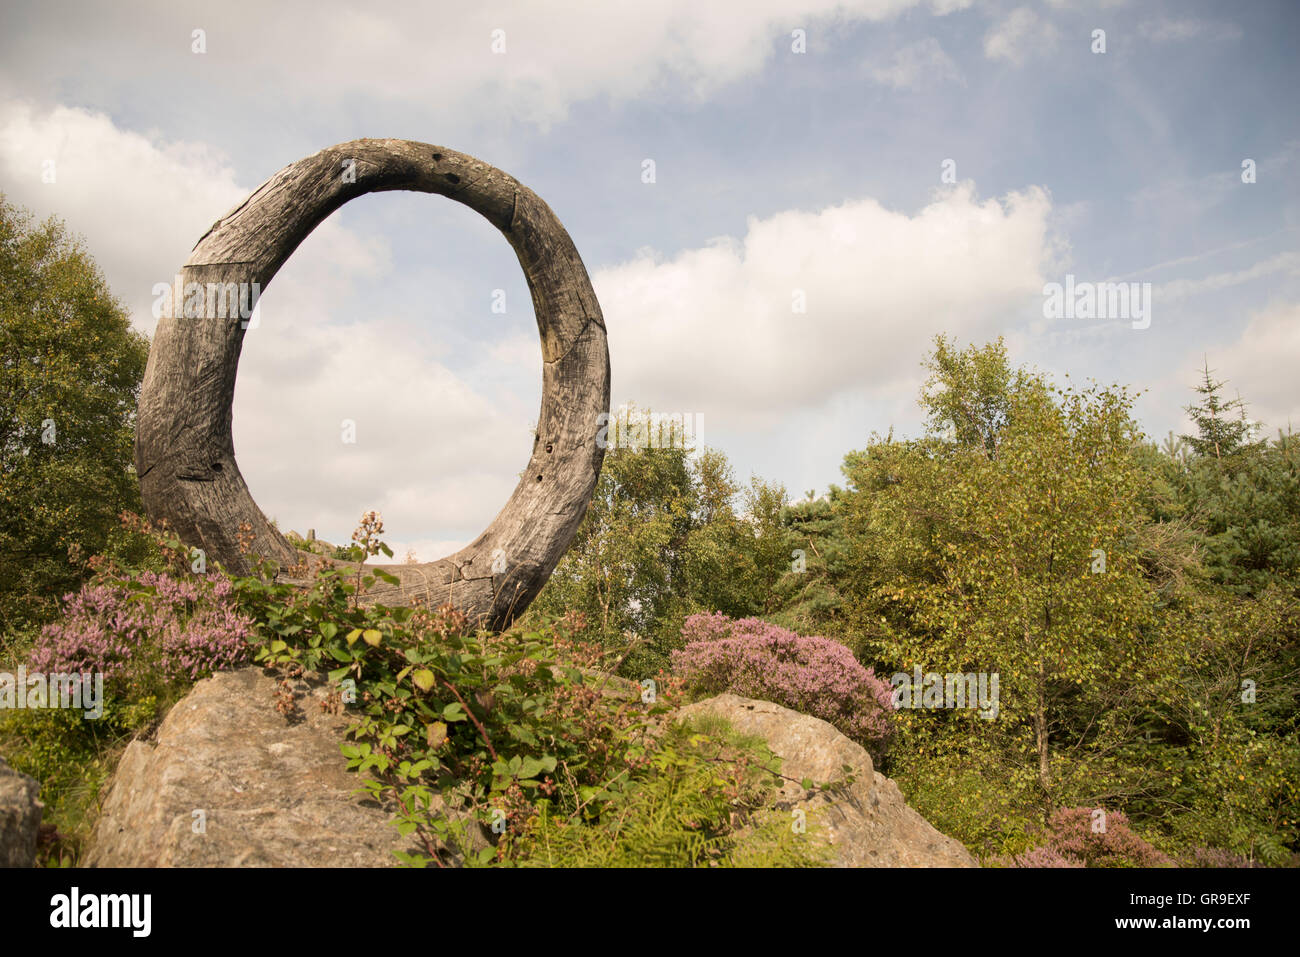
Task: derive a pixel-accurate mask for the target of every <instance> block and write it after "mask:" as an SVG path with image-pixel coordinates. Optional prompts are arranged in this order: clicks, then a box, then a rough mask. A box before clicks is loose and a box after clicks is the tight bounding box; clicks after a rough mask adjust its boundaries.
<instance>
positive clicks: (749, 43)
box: [0, 0, 1300, 561]
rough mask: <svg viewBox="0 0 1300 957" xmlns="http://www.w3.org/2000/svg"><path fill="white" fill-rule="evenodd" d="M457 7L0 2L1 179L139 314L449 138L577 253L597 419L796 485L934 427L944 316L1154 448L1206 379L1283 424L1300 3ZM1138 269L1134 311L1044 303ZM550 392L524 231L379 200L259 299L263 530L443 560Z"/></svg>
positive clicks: (1289, 358)
mask: <svg viewBox="0 0 1300 957" xmlns="http://www.w3.org/2000/svg"><path fill="white" fill-rule="evenodd" d="M469 6H470V7H472V9H466V5H463V4H457V5H451V4H444V3H429V4H421V5H418V6H416V5H405V4H399V3H388V4H382V5H376V6H368V5H363V4H354V3H350V2H349V3H343V2H334V0H319V2H315V3H312V4H311V5H310V7H309V8H303V7H301V6H298V5H291V4H277V5H269V4H268V5H264V4H261V3H252V2H240V0H232V2H222V3H220V4H205V3H192V2H175V0H171V2H142V3H133V4H129V5H128V4H112V5H109V4H94V3H64V2H58V0H50V2H41V3H24V2H18V3H14V2H6V3H5V4H4V5H3V7H0V192H3V193H4V194H5V196H6V198H7V199H8V201H9V202H11V203H16V204H19V205H21V206H24V207H26V208H27V209H29V210H31V211H32V212H33V213H34V214H35V215H36V216H38V217H39V218H44V217H46V216H49V215H55V216H58V217H60V218H61V219H63V220H64V221H65V222H66V224H67V226H68V227H69V229H70V230H72V231H73V232H75V233H77V234H79V235H81V236H83V237H84V239H85V242H86V245H87V248H88V249H89V251H90V253H91V255H92V256H93V257H94V258H95V260H96V261H97V262H98V263H99V265H100V267H101V268H102V270H103V272H104V275H105V278H106V280H107V282H108V284H109V286H110V287H111V289H112V291H113V293H114V294H115V295H116V296H117V297H118V298H120V299H121V301H122V302H123V303H124V305H125V306H126V308H127V309H128V310H129V312H130V314H131V316H132V322H133V324H134V325H135V326H136V327H137V328H138V329H140V330H141V331H143V332H145V333H151V332H152V330H153V327H154V325H155V322H156V320H155V319H154V317H153V310H152V304H153V300H154V296H153V294H152V289H153V286H154V285H155V284H156V283H160V282H162V283H165V282H170V281H171V279H172V277H173V275H174V274H175V273H176V272H177V271H178V270H179V268H180V266H181V265H182V264H183V263H184V262H185V260H186V259H187V258H188V256H189V252H190V250H191V249H192V247H193V246H194V244H195V243H196V242H197V241H198V239H199V238H200V237H201V236H202V235H203V234H204V232H206V231H207V229H208V227H209V226H210V225H211V224H212V223H213V222H214V221H215V220H216V219H218V218H219V217H221V216H222V215H223V214H224V213H226V212H227V211H228V210H230V209H231V208H232V207H234V206H236V205H237V204H239V203H240V202H242V200H243V199H244V198H245V197H246V196H248V194H250V193H251V192H252V191H253V190H254V189H256V188H257V186H258V185H259V184H261V183H262V182H263V181H265V180H266V179H267V178H269V177H270V176H271V175H273V174H274V173H275V172H276V171H277V170H279V169H281V168H282V167H284V166H286V165H288V164H289V163H292V162H294V161H296V160H298V159H301V158H303V157H305V156H308V155H311V154H313V153H315V152H317V151H318V150H320V149H323V148H325V147H328V146H332V145H334V144H337V143H342V142H346V141H348V140H352V139H357V138H362V137H391V138H401V139H411V140H417V141H421V142H425V143H431V144H437V145H441V146H447V147H450V148H452V149H456V150H460V151H461V152H465V153H469V154H471V155H473V156H475V157H478V158H479V159H482V160H484V161H485V162H488V163H490V164H492V165H494V166H496V167H498V168H500V169H502V170H504V171H506V172H508V173H510V174H511V175H513V176H514V177H516V178H517V179H518V180H520V181H521V182H523V183H524V184H525V185H527V186H529V187H530V188H531V189H533V190H534V191H535V192H536V193H538V195H540V196H541V197H542V198H543V199H544V200H545V201H546V202H547V203H548V204H549V205H550V206H551V208H552V209H553V210H554V211H555V212H556V214H557V215H558V216H559V218H560V220H561V221H562V222H563V223H564V225H565V227H566V228H567V230H568V231H569V233H570V235H571V236H572V238H573V240H574V242H575V244H576V245H577V248H578V250H579V252H580V253H581V255H582V257H583V260H584V262H585V263H586V266H587V269H588V272H589V273H590V275H591V278H592V283H593V286H594V288H595V290H596V294H597V296H598V298H599V300H600V303H601V308H602V311H603V313H604V317H605V323H606V327H607V329H608V336H609V350H610V363H611V367H612V404H613V405H614V406H615V407H616V408H617V407H618V406H620V405H622V404H625V403H634V404H635V405H636V406H637V407H639V408H643V409H644V408H649V409H653V410H655V411H658V412H664V413H674V414H683V415H690V416H692V419H691V421H692V422H693V423H695V424H696V426H697V427H698V431H699V439H700V440H701V441H702V442H703V444H705V445H707V446H711V447H715V448H718V449H720V450H722V451H723V452H725V453H726V454H727V456H728V457H729V459H730V461H731V462H732V464H733V466H734V469H735V473H736V477H737V478H738V479H739V480H740V481H741V482H742V483H744V482H747V481H748V480H749V478H750V476H752V475H757V476H760V477H762V478H763V479H765V480H768V481H776V482H780V483H782V484H784V485H785V487H786V488H787V490H788V491H789V492H790V494H791V497H792V498H800V497H802V496H803V495H804V493H805V492H807V491H810V490H815V491H817V492H824V491H825V490H826V488H827V487H828V486H829V485H830V484H831V483H841V484H842V482H843V476H842V473H841V472H840V466H841V463H842V462H843V459H844V455H845V453H847V452H849V451H851V450H854V449H860V448H862V447H864V446H865V445H866V444H867V442H868V441H869V440H870V437H871V435H872V434H873V433H885V432H887V431H888V430H889V429H890V428H893V429H894V431H895V434H896V435H905V436H906V435H917V434H919V433H920V431H921V429H922V422H923V415H922V411H921V409H920V407H919V405H918V403H917V393H918V389H919V387H920V385H921V383H922V382H923V381H924V378H925V370H924V369H923V367H922V362H923V360H924V359H925V357H926V354H927V351H928V350H929V349H930V348H931V345H932V341H933V337H934V336H935V335H936V334H940V333H942V334H946V335H948V336H950V337H952V338H954V339H956V340H957V341H958V342H959V343H960V344H963V345H964V344H967V343H975V344H983V343H985V342H988V341H991V340H994V339H996V338H998V337H999V336H1001V337H1003V339H1004V342H1005V343H1006V346H1007V349H1008V352H1009V355H1010V357H1011V359H1012V361H1013V362H1015V363H1016V364H1020V365H1028V366H1032V367H1035V368H1037V369H1039V370H1041V371H1043V372H1045V373H1047V374H1049V375H1051V376H1053V377H1055V378H1056V379H1057V381H1058V382H1062V383H1063V382H1064V381H1065V379H1064V377H1065V376H1066V375H1067V374H1068V375H1069V376H1070V379H1071V381H1072V382H1077V383H1084V382H1086V380H1088V379H1090V378H1091V379H1095V380H1097V381H1099V382H1101V383H1102V384H1110V383H1122V384H1126V385H1129V386H1131V387H1133V388H1134V389H1136V390H1140V392H1141V395H1140V396H1139V398H1138V400H1137V403H1136V406H1135V408H1136V414H1137V417H1138V419H1139V421H1140V422H1141V424H1142V426H1143V427H1144V429H1145V430H1146V431H1147V433H1148V434H1149V435H1151V436H1153V437H1156V438H1162V437H1163V436H1165V435H1166V434H1167V433H1168V432H1169V431H1171V430H1172V431H1173V432H1175V433H1182V432H1185V431H1188V430H1189V429H1190V425H1189V423H1188V421H1187V417H1186V414H1185V411H1184V408H1185V406H1187V405H1188V404H1189V403H1190V402H1192V401H1195V399H1196V395H1195V393H1193V392H1192V387H1193V386H1194V385H1196V384H1197V382H1198V377H1199V374H1200V373H1199V370H1200V369H1201V368H1202V366H1203V365H1204V364H1206V363H1208V365H1209V367H1210V368H1211V369H1212V370H1214V374H1215V378H1217V379H1225V380H1227V383H1228V385H1227V386H1226V391H1227V393H1228V395H1229V396H1233V395H1236V394H1238V393H1240V395H1241V396H1242V398H1244V399H1245V400H1246V402H1247V403H1248V404H1249V415H1250V417H1251V418H1252V419H1253V420H1255V421H1258V422H1259V423H1261V426H1262V427H1263V429H1265V430H1266V432H1267V434H1273V433H1274V432H1275V430H1276V429H1278V428H1285V427H1287V425H1288V424H1291V425H1294V426H1295V427H1297V428H1300V387H1298V386H1297V384H1296V379H1297V377H1298V374H1297V373H1298V370H1300V108H1297V90H1300V58H1297V57H1296V55H1295V51H1296V50H1297V48H1300V5H1297V4H1295V3H1293V2H1287V0H1281V2H1268V0H1252V2H1251V3H1249V4H1238V3H1217V4H1216V3H1203V2H1196V0H1186V2H1172V0H1149V2H1146V0H1144V2H1138V0H1129V2H1123V0H1119V2H1116V0H1100V2H1098V0H1079V2H1072V0H1048V2H1027V3H1026V2H1015V0H1012V2H997V0H988V2H982V0H840V2H831V0H715V2H709V3H700V2H698V0H656V2H654V3H642V2H620V3H576V2H536V0H535V2H519V3H492V2H485V3H481V4H473V5H469ZM308 10H309V11H310V14H309V15H308V12H307V11H308ZM1099 31H1100V32H1099ZM651 172H652V173H653V175H651ZM1067 277H1070V278H1068V279H1067ZM1121 282H1122V283H1125V284H1136V285H1135V286H1129V287H1128V288H1129V289H1131V290H1132V291H1133V295H1134V298H1133V299H1132V301H1131V302H1130V303H1129V309H1128V311H1127V312H1124V311H1118V310H1117V311H1115V312H1111V311H1110V310H1109V309H1107V310H1094V311H1093V313H1092V314H1091V315H1089V314H1088V313H1087V312H1086V311H1085V310H1084V308H1083V307H1082V306H1079V308H1071V309H1068V310H1066V311H1065V312H1064V314H1062V313H1061V311H1060V310H1053V308H1051V307H1050V306H1049V302H1050V300H1051V299H1052V296H1051V293H1050V290H1051V288H1052V284H1054V283H1055V284H1060V285H1061V287H1062V289H1065V288H1067V287H1068V288H1069V289H1070V290H1071V291H1072V293H1073V295H1075V296H1077V297H1082V296H1087V295H1090V294H1091V293H1092V292H1093V291H1096V290H1097V289H1098V288H1100V289H1101V296H1100V298H1101V300H1106V295H1105V290H1106V287H1105V286H1104V285H1101V284H1107V283H1121ZM1147 284H1149V285H1147ZM1076 302H1079V303H1081V302H1083V299H1081V298H1080V299H1077V300H1075V299H1072V300H1071V305H1072V306H1073V305H1074V304H1075V303H1076ZM494 304H495V305H496V307H497V308H496V309H495V310H494V308H493V307H494ZM502 304H504V312H502V311H501V305H502ZM540 398H541V352H540V348H539V343H538V336H537V327H536V323H535V320H534V317H533V314H532V308H531V302H530V299H529V295H528V291H527V285H526V282H525V280H524V277H523V273H522V271H521V270H520V268H519V264H518V262H517V261H516V259H515V257H514V253H513V251H512V250H511V249H510V247H509V245H508V244H507V243H506V241H505V239H504V237H502V236H501V235H500V234H499V233H498V232H496V230H495V229H494V228H493V227H492V226H491V225H490V224H489V223H488V222H487V221H486V220H483V219H482V218H481V217H479V216H478V215H477V214H475V213H474V212H472V211H470V210H468V209H467V208H465V207H462V206H460V205H458V204H456V203H454V202H449V201H447V200H446V199H445V198H442V197H437V196H429V195H424V194H419V193H383V194H374V195H369V196H364V197H361V198H360V199H357V200H355V201H353V202H352V203H349V204H348V205H347V206H345V207H343V208H342V209H341V210H339V211H338V212H336V213H335V214H334V215H333V216H331V217H330V218H329V219H328V220H326V222H325V223H323V224H322V225H321V226H320V227H319V228H318V229H317V230H316V231H315V232H314V233H313V234H312V235H311V236H309V237H308V238H307V240H306V241H305V242H304V243H303V244H302V245H301V246H300V247H299V249H298V251H297V252H295V253H294V255H293V256H292V257H291V258H290V260H289V261H288V263H287V264H286V265H285V266H284V268H283V269H282V270H281V271H280V273H279V274H278V275H277V276H276V278H275V281H274V283H273V284H271V285H270V286H269V287H267V289H266V291H265V293H264V294H263V296H262V299H261V309H260V318H259V322H258V324H257V326H256V328H253V329H250V330H249V332H248V334H247V337H246V339H245V342H244V347H243V355H242V357H241V359H240V366H239V378H238V382H237V386H236V393H235V408H234V439H235V451H236V454H237V456H238V461H239V466H240V469H241V471H242V472H243V474H244V477H245V479H246V481H247V482H248V485H249V488H250V490H251V492H252V494H253V497H254V499H255V500H256V501H257V503H258V505H259V506H260V507H261V508H262V510H263V511H264V512H265V513H266V514H267V515H268V516H273V517H274V518H275V519H276V520H277V521H278V523H279V525H280V527H281V528H282V529H295V530H297V531H299V532H305V531H306V529H308V528H312V529H315V531H316V533H317V535H318V537H321V538H324V539H326V540H329V541H334V542H346V541H347V540H348V538H349V536H350V534H351V530H352V528H353V527H354V526H355V525H356V523H357V519H358V517H359V516H360V515H361V513H362V512H363V511H365V510H368V509H376V510H378V511H380V512H381V513H382V515H383V517H384V524H385V538H386V540H387V541H388V542H389V543H390V544H391V545H392V546H393V547H394V550H395V551H396V553H397V555H398V557H399V558H401V557H402V556H403V555H405V554H406V553H407V552H408V551H412V552H414V553H415V554H416V555H417V556H418V557H419V558H420V559H422V560H425V561H430V560H434V559H437V558H440V557H442V556H443V555H446V554H448V553H450V552H452V551H455V550H456V549H458V548H459V547H461V546H462V545H464V544H465V543H467V542H468V541H470V540H471V539H473V538H474V537H475V536H476V535H477V534H478V532H479V531H480V530H482V529H483V528H484V527H486V525H487V524H488V523H489V522H490V521H491V520H492V518H493V517H494V516H495V515H496V513H497V512H498V511H499V510H500V508H501V507H502V506H503V505H504V504H505V502H506V500H507V498H508V497H509V495H510V492H511V491H512V490H513V488H514V486H515V484H516V482H517V481H518V477H519V472H520V469H522V468H523V466H524V465H525V463H526V462H527V459H528V456H529V454H530V451H531V442H532V431H531V430H532V427H533V424H534V423H535V421H536V416H537V410H538V407H539V403H540ZM344 420H350V421H351V422H353V423H355V433H354V435H353V436H351V437H353V438H355V441H353V442H347V441H344V439H345V437H348V436H347V435H346V430H345V429H344V428H343V425H342V423H343V422H344Z"/></svg>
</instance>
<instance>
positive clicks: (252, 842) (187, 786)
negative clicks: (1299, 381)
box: [85, 668, 417, 867]
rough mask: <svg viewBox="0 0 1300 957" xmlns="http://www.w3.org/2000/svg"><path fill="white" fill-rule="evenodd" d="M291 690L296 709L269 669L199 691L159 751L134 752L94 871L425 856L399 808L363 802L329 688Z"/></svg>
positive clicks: (361, 862)
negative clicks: (404, 827)
mask: <svg viewBox="0 0 1300 957" xmlns="http://www.w3.org/2000/svg"><path fill="white" fill-rule="evenodd" d="M291 685H292V687H291V689H289V690H291V691H292V694H293V697H294V699H295V700H294V701H293V705H292V707H290V706H289V703H288V698H287V696H286V695H285V694H284V693H283V691H282V690H281V689H280V688H279V686H278V682H277V680H276V679H274V678H271V677H268V676H267V675H266V674H265V673H264V672H263V671H262V670H261V669H259V668H245V669H242V670H240V671H234V672H227V673H224V674H219V675H216V676H214V677H212V678H209V679H207V680H205V681H201V682H199V683H198V684H197V685H195V687H194V689H193V690H192V691H191V692H190V693H189V695H187V696H186V697H185V698H184V699H182V700H181V701H180V702H179V703H178V704H177V705H176V706H175V707H174V708H172V710H171V711H170V712H169V713H168V715H167V717H166V719H164V721H163V723H162V725H161V726H160V727H159V728H158V731H157V734H156V735H155V740H152V741H134V742H132V743H131V744H130V745H129V746H128V747H127V750H126V753H125V754H124V755H123V757H122V761H121V763H120V764H119V765H118V769H117V772H116V774H115V775H114V778H113V781H112V783H111V785H110V789H109V792H108V796H107V798H106V801H105V804H104V808H103V812H102V816H101V817H100V819H99V821H98V823H97V824H96V826H95V830H94V834H93V835H92V838H91V842H90V850H89V851H88V853H87V857H86V861H85V863H87V864H88V865H89V866H92V867H169V866H172V867H258V866H270V867H388V866H392V865H394V864H396V863H397V859H396V858H395V857H394V855H393V851H395V850H400V851H408V852H413V851H415V850H416V849H417V848H416V847H415V845H414V844H413V839H412V840H408V839H403V838H401V837H399V836H398V833H397V829H396V827H394V826H393V825H392V824H390V823H389V822H390V821H391V820H392V813H391V809H390V808H385V807H382V806H381V805H379V804H378V803H377V802H375V801H374V800H372V799H369V798H368V797H367V796H366V795H364V794H358V793H356V789H357V788H358V787H360V784H361V781H360V778H359V777H358V776H357V775H356V774H355V773H353V772H351V771H349V770H348V769H347V761H346V759H345V758H344V757H343V755H342V754H341V753H340V751H339V745H340V743H342V741H343V732H344V729H345V728H346V727H347V724H348V720H347V718H346V717H344V716H341V715H337V714H333V713H331V712H329V711H326V710H324V709H323V708H322V707H321V704H322V702H326V701H327V699H328V696H329V690H328V688H327V686H326V685H325V683H324V682H323V681H322V680H320V679H319V678H314V677H312V678H309V679H306V680H300V681H297V682H292V683H291ZM277 692H279V694H277ZM281 708H283V709H284V710H280V709H281ZM285 711H288V712H289V713H288V714H286V713H285Z"/></svg>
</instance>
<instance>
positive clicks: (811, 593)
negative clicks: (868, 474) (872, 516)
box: [767, 485, 862, 653]
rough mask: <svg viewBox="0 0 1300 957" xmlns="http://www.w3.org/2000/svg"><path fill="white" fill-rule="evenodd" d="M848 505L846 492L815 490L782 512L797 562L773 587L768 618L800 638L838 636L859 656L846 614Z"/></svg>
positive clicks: (832, 489)
mask: <svg viewBox="0 0 1300 957" xmlns="http://www.w3.org/2000/svg"><path fill="white" fill-rule="evenodd" d="M843 506H844V491H843V489H841V488H839V487H838V486H835V485H832V486H831V487H830V491H829V492H828V494H827V495H826V496H824V497H822V498H815V497H814V493H812V492H809V493H808V496H807V498H806V499H805V500H804V501H802V502H796V503H794V504H791V505H787V506H786V507H785V508H784V509H783V510H782V511H781V515H780V523H781V525H782V527H783V528H784V529H785V530H786V542H785V543H784V544H788V545H789V546H790V553H789V555H788V557H789V558H790V559H791V560H790V561H789V562H788V563H787V568H786V570H785V572H784V573H783V574H782V575H781V577H780V578H779V579H778V580H777V581H776V583H775V585H774V586H773V602H772V606H771V611H770V612H769V614H768V615H767V617H768V619H769V620H770V621H772V622H773V623H774V624H777V625H780V626H782V627H783V628H789V629H790V630H791V631H794V632H798V633H799V634H803V635H825V636H826V637H828V638H835V639H836V640H838V641H841V642H843V643H844V644H846V645H848V646H849V647H850V648H852V649H853V651H854V652H855V653H858V652H860V651H861V650H862V649H861V647H860V643H859V642H858V641H857V640H856V635H857V632H856V631H855V630H854V629H853V628H852V626H851V624H850V623H849V621H848V618H847V615H846V611H847V608H846V597H845V593H844V588H843V585H844V580H845V577H846V575H847V574H848V571H849V565H848V561H849V556H850V543H849V538H848V535H847V534H846V533H845V530H844V507H843ZM796 550H797V551H796Z"/></svg>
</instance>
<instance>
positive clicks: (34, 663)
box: [30, 571, 253, 691]
mask: <svg viewBox="0 0 1300 957" xmlns="http://www.w3.org/2000/svg"><path fill="white" fill-rule="evenodd" d="M64 600H65V602H66V608H65V612H64V616H63V618H62V619H61V620H59V621H57V622H55V623H54V624H51V625H47V626H45V628H44V629H43V630H42V632H41V637H40V639H39V640H38V641H37V643H36V645H35V647H34V648H33V649H32V654H31V659H30V660H31V667H32V669H33V670H36V671H41V672H45V673H47V674H48V673H53V672H65V673H70V672H92V673H93V672H98V673H102V674H103V675H104V681H105V683H107V684H110V685H116V686H117V687H118V688H119V689H120V690H125V689H132V690H136V691H138V690H140V689H142V688H148V687H150V686H152V685H155V684H157V683H158V681H159V680H161V681H163V682H170V681H195V680H197V679H199V678H203V677H206V676H207V675H209V674H211V673H213V672H214V671H222V670H226V669H229V668H235V667H238V666H239V665H241V664H243V663H245V662H247V661H249V660H250V658H251V655H252V648H251V646H250V645H249V640H250V639H251V637H252V635H253V623H252V621H251V620H250V619H249V618H247V617H246V616H244V615H242V614H240V613H239V612H238V611H237V609H236V607H235V601H234V589H233V586H232V584H231V582H230V580H229V579H227V578H225V577H223V576H220V575H216V574H213V575H207V576H202V577H200V576H194V577H185V578H175V577H172V576H170V575H167V574H165V573H163V574H160V573H157V572H153V571H145V572H141V573H140V574H139V575H138V576H137V577H136V578H134V579H133V580H114V579H106V580H104V579H101V580H99V581H96V582H93V583H91V584H87V585H85V586H83V587H82V589H81V591H80V592H74V593H71V594H69V595H66V596H65V598H64Z"/></svg>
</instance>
